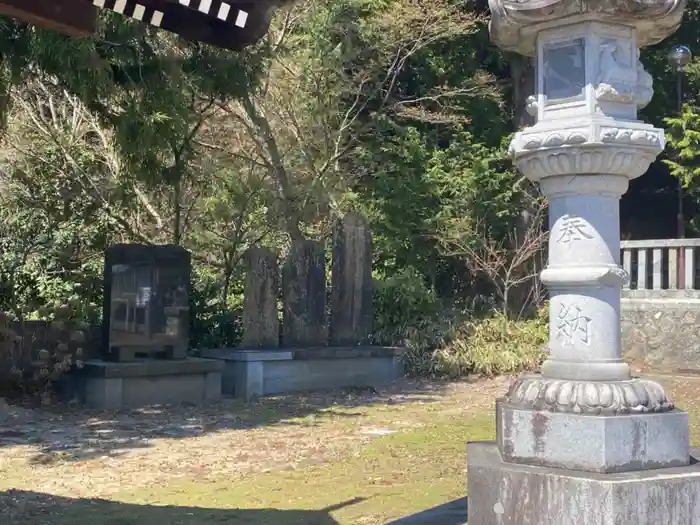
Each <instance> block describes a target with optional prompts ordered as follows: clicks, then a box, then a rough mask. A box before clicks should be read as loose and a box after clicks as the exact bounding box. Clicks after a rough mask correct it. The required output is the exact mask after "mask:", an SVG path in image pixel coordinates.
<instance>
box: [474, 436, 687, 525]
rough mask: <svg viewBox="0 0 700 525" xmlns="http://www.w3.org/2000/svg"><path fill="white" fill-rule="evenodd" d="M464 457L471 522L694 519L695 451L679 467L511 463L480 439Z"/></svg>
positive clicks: (594, 523)
mask: <svg viewBox="0 0 700 525" xmlns="http://www.w3.org/2000/svg"><path fill="white" fill-rule="evenodd" d="M567 435H570V434H565V435H564V436H562V437H563V438H564V439H565V438H566V436H567ZM581 453H582V454H583V453H585V445H583V446H582V447H581ZM467 462H468V470H469V479H468V494H469V506H468V509H469V511H468V512H469V520H468V523H469V525H501V524H508V525H571V524H573V523H575V524H585V525H656V524H661V523H663V524H664V525H697V523H698V516H700V465H699V464H697V460H696V459H695V458H693V457H689V463H690V465H688V466H685V467H676V468H667V469H658V470H645V471H638V472H625V473H615V474H601V473H591V472H580V471H575V470H567V469H556V468H552V467H538V466H530V465H522V464H518V463H509V462H506V461H504V460H503V458H502V456H501V454H500V452H499V450H498V446H497V445H496V443H493V442H480V443H470V444H469V446H468V460H467Z"/></svg>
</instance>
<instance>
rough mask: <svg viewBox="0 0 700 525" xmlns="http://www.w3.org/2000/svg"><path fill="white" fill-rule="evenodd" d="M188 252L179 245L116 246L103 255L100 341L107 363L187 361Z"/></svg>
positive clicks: (189, 268)
mask: <svg viewBox="0 0 700 525" xmlns="http://www.w3.org/2000/svg"><path fill="white" fill-rule="evenodd" d="M190 273H191V261H190V254H189V252H188V251H187V250H185V249H184V248H182V247H180V246H174V245H141V244H115V245H113V246H110V247H109V248H108V249H107V251H106V254H105V269H104V302H103V313H104V316H103V333H102V341H103V348H104V359H105V360H106V361H129V360H133V359H135V358H136V357H149V356H153V357H165V358H167V359H185V358H186V357H187V348H188V344H189V326H190V318H189V296H190Z"/></svg>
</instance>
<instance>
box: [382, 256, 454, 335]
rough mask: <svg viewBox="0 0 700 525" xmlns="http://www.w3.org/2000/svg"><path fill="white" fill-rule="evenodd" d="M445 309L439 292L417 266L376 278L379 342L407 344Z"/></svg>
mask: <svg viewBox="0 0 700 525" xmlns="http://www.w3.org/2000/svg"><path fill="white" fill-rule="evenodd" d="M441 310H442V303H441V301H440V299H439V298H438V296H437V294H436V293H435V291H434V290H431V289H430V288H428V287H427V286H426V284H425V280H424V277H423V276H422V275H420V274H419V273H418V272H416V271H415V270H414V269H411V268H407V269H405V270H402V271H399V272H397V273H395V274H394V275H392V276H391V277H388V278H386V279H384V280H375V291H374V312H375V313H374V316H375V317H374V318H375V320H374V335H373V338H374V340H375V341H376V342H377V343H378V344H386V345H392V344H404V342H405V340H406V339H409V338H410V337H411V336H412V335H414V334H415V333H417V332H420V331H421V329H422V328H425V327H426V326H428V325H430V324H432V323H433V321H434V320H435V319H436V318H437V316H438V315H439V314H440V312H441Z"/></svg>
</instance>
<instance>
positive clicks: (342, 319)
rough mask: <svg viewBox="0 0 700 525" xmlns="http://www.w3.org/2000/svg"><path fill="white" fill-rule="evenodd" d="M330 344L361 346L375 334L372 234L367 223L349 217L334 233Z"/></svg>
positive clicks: (347, 216)
mask: <svg viewBox="0 0 700 525" xmlns="http://www.w3.org/2000/svg"><path fill="white" fill-rule="evenodd" d="M331 286H332V290H331V321H330V342H331V344H332V345H337V346H357V345H361V344H364V343H367V342H368V339H369V336H370V333H371V331H372V318H373V308H372V306H373V304H372V301H373V297H372V291H373V290H372V233H371V232H370V229H369V225H368V224H367V219H365V217H363V216H362V215H360V214H359V213H349V214H347V215H346V216H345V217H344V218H343V219H342V220H341V221H339V222H338V223H337V224H336V226H335V230H334V233H333V272H332V277H331Z"/></svg>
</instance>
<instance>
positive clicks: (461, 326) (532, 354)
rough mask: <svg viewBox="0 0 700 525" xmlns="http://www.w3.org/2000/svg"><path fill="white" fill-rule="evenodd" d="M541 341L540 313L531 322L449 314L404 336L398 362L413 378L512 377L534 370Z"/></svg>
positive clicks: (542, 322) (544, 323)
mask: <svg viewBox="0 0 700 525" xmlns="http://www.w3.org/2000/svg"><path fill="white" fill-rule="evenodd" d="M546 341H547V312H546V310H542V311H540V312H538V315H537V317H535V318H533V319H527V320H520V321H509V322H507V323H506V322H505V319H504V318H503V315H502V314H500V313H494V314H492V315H489V316H487V317H480V318H470V317H469V316H468V314H467V313H465V312H461V313H455V312H449V313H446V314H444V315H443V316H441V317H440V318H438V319H437V320H435V321H434V322H433V323H431V324H429V325H427V326H423V327H422V328H421V329H420V330H415V331H413V332H412V333H411V334H410V337H408V338H407V339H406V341H405V346H406V354H405V356H404V362H405V364H406V367H407V369H408V372H409V374H411V375H416V376H428V377H445V378H458V377H464V376H466V375H469V374H478V375H483V376H494V375H499V374H512V373H516V372H521V371H525V370H536V369H537V368H538V367H539V365H540V364H541V363H542V360H543V359H544V356H545V352H544V344H545V343H546Z"/></svg>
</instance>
